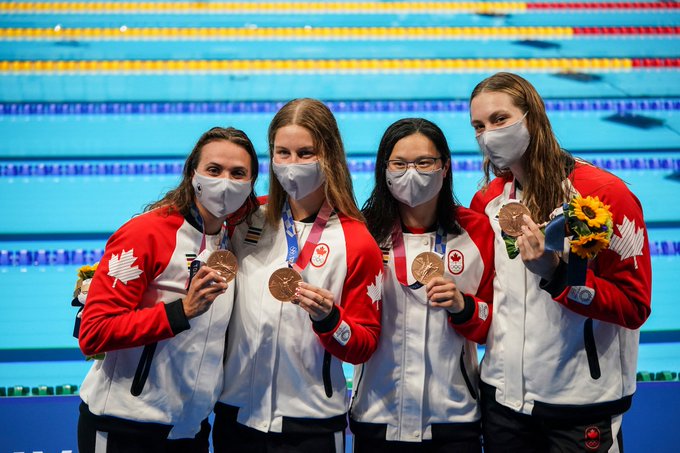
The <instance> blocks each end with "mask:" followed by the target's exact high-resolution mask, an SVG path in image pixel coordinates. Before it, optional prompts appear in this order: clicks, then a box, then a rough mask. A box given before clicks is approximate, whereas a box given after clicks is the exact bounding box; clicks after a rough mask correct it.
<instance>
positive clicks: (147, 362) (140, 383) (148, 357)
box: [130, 343, 158, 396]
mask: <svg viewBox="0 0 680 453" xmlns="http://www.w3.org/2000/svg"><path fill="white" fill-rule="evenodd" d="M157 345H158V343H152V344H147V345H146V346H144V350H143V351H142V355H141V357H140V358H139V363H138V364H137V370H136V371H135V376H134V377H133V378H132V386H131V387H130V393H131V394H132V396H139V395H141V394H142V390H144V385H145V384H146V380H147V379H148V378H149V371H150V370H151V362H153V355H154V353H155V352H156V346H157Z"/></svg>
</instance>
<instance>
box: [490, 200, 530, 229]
mask: <svg viewBox="0 0 680 453" xmlns="http://www.w3.org/2000/svg"><path fill="white" fill-rule="evenodd" d="M524 214H526V215H528V216H529V217H531V213H530V212H529V208H527V207H526V206H524V205H523V204H522V203H517V202H512V203H508V204H506V205H505V206H503V207H502V208H501V210H500V211H499V212H498V223H500V225H501V230H503V232H504V233H505V234H507V235H508V236H511V237H514V238H516V237H519V236H521V235H522V225H524V219H523V218H522V216H523V215H524Z"/></svg>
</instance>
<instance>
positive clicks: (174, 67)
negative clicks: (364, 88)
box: [0, 58, 680, 76]
mask: <svg viewBox="0 0 680 453" xmlns="http://www.w3.org/2000/svg"><path fill="white" fill-rule="evenodd" d="M678 67H680V58H478V59H475V58H472V59H462V58H460V59H459V58H451V59H434V58H432V59H328V60H313V59H295V60H283V59H282V60H273V59H262V60H78V61H73V60H71V61H64V60H29V61H20V60H12V61H7V60H4V61H0V76H3V75H5V76H6V75H27V74H32V75H37V74H40V75H48V76H49V75H56V76H68V75H159V74H162V75H182V74H203V75H212V74H215V75H219V74H258V75H262V74H393V73H399V74H404V73H406V74H408V73H414V74H424V73H430V74H451V73H479V72H490V71H494V72H495V71H523V72H539V73H555V72H558V73H559V72H567V73H583V72H622V71H624V72H625V71H632V70H637V69H677V68H678Z"/></svg>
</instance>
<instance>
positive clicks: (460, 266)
mask: <svg viewBox="0 0 680 453" xmlns="http://www.w3.org/2000/svg"><path fill="white" fill-rule="evenodd" d="M447 262H448V265H449V272H451V273H452V274H453V275H458V274H460V273H461V272H463V270H465V257H464V256H463V253H462V252H461V251H460V250H451V251H450V252H449V257H448V260H447Z"/></svg>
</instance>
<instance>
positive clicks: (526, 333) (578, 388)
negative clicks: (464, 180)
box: [470, 72, 651, 453]
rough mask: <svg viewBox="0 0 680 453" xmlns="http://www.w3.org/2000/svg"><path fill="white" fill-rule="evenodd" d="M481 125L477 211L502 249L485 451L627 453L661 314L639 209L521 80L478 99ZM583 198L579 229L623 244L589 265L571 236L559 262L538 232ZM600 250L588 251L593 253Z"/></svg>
mask: <svg viewBox="0 0 680 453" xmlns="http://www.w3.org/2000/svg"><path fill="white" fill-rule="evenodd" d="M470 122H471V124H472V127H473V128H474V130H475V135H476V137H477V142H478V143H479V147H480V149H481V150H482V152H483V154H484V172H485V180H486V184H485V186H484V187H483V188H482V189H481V190H480V191H479V192H477V194H476V195H475V196H474V198H473V200H472V204H471V208H472V209H474V210H475V211H477V212H480V213H483V214H485V215H486V216H488V218H489V221H490V223H491V225H492V228H493V230H494V232H495V239H494V242H495V247H496V254H495V257H496V261H495V268H496V276H495V278H494V280H495V281H494V287H495V292H494V304H493V308H494V313H493V323H492V325H491V330H490V331H489V339H488V342H487V346H486V352H485V355H484V359H483V360H482V364H481V383H480V389H481V405H482V417H483V426H484V451H485V452H487V453H495V452H503V453H505V452H518V453H519V452H521V453H526V452H529V453H531V452H535V453H540V452H557V451H560V452H583V451H589V452H619V451H623V441H622V438H621V423H622V414H623V413H624V412H625V411H626V410H627V409H628V408H629V407H630V405H631V401H632V397H633V393H634V392H635V378H636V361H637V352H638V339H639V335H640V330H639V328H640V326H641V325H642V323H644V322H645V320H646V319H647V317H648V316H649V314H650V310H651V307H650V303H651V301H650V297H651V263H650V255H649V247H648V245H647V231H646V227H645V222H644V219H643V215H642V208H641V206H640V202H639V201H638V199H637V198H636V197H635V195H633V193H632V192H631V191H630V190H629V189H628V188H627V187H626V184H625V183H624V182H623V181H621V180H620V179H619V178H617V177H616V176H614V175H612V174H611V173H608V172H606V171H603V170H601V169H599V168H597V167H595V166H593V165H591V164H590V163H588V162H585V161H583V160H580V159H577V158H574V157H572V156H571V155H570V154H569V153H568V152H566V151H565V150H563V149H562V148H561V147H560V145H559V143H558V142H557V139H556V137H555V134H554V133H553V130H552V126H551V124H550V120H549V118H548V115H547V114H546V110H545V105H544V103H543V99H541V97H540V95H539V94H538V92H537V91H536V89H535V88H534V86H533V85H532V84H531V83H529V81H527V80H526V79H524V78H522V77H520V76H518V75H516V74H511V73H507V72H501V73H497V74H494V75H493V76H491V77H489V78H487V79H485V80H483V81H481V82H480V83H479V84H478V85H477V86H476V87H475V88H474V90H473V92H472V94H471V96H470ZM491 174H493V175H494V176H495V177H494V178H493V179H492V178H491ZM575 195H579V196H581V197H583V198H582V201H584V202H585V203H586V204H584V205H583V206H582V207H579V211H580V212H579V213H575V216H577V217H580V218H581V219H582V220H583V221H584V222H588V224H589V225H591V226H596V225H600V224H602V225H604V226H605V227H606V229H607V230H609V232H610V233H613V234H612V235H611V239H610V240H609V241H608V248H607V249H603V250H602V251H600V252H599V253H597V256H594V254H593V255H591V256H590V257H589V258H588V259H585V258H586V257H582V259H581V260H579V256H577V255H575V254H572V253H571V250H573V247H574V246H575V245H576V246H578V247H580V245H578V244H579V241H572V243H571V244H569V238H566V239H567V241H565V237H564V236H565V228H564V225H560V227H559V229H558V232H559V233H560V234H559V235H558V236H557V241H556V242H555V243H554V244H556V245H555V246H552V248H551V249H549V248H548V247H547V246H546V242H547V241H546V238H547V237H548V236H550V235H551V234H549V233H546V234H544V232H543V231H542V230H541V228H540V227H539V225H541V224H544V223H546V222H548V221H549V220H551V217H553V218H554V216H555V214H557V215H558V216H559V211H556V208H560V207H562V206H563V204H564V203H567V202H570V200H572V199H573V198H574V196H575ZM586 197H587V198H591V197H593V198H591V199H590V201H585V200H586ZM594 197H597V199H598V200H599V202H602V203H604V205H606V208H603V207H599V206H598V204H597V203H595V202H594ZM521 207H524V210H525V213H524V214H523V213H522V210H521V209H519V208H521ZM607 211H609V213H610V214H609V217H610V218H611V220H610V223H609V225H605V219H606V218H607ZM504 212H505V213H509V216H506V215H505V214H504ZM511 217H512V218H514V220H512V219H511ZM504 219H509V220H504ZM553 225H554V224H553ZM546 231H549V232H552V228H550V229H546ZM572 234H576V231H570V233H569V236H571V235H572ZM579 234H580V233H579ZM598 235H599V234H598ZM510 237H516V239H510ZM593 237H594V238H595V239H597V238H596V237H595V235H593ZM601 237H602V236H600V239H598V240H596V241H594V242H590V243H588V242H584V243H582V244H583V246H584V247H587V248H589V250H590V251H591V252H592V251H594V250H596V248H597V247H601V246H602V244H603V242H600V241H601V240H602V239H601ZM513 242H515V243H516V247H514V246H512V247H510V248H509V247H508V245H509V244H510V245H512V243H513ZM550 242H551V243H552V241H550ZM565 242H567V247H566V249H565ZM573 242H576V244H574V243H573ZM593 246H594V247H595V248H591V247H593ZM570 249H571V250H570ZM587 250H588V249H586V251H587ZM581 251H582V252H583V251H584V250H583V249H582V250H581ZM511 252H512V253H511ZM517 252H519V253H517ZM566 261H569V263H567V262H566ZM579 262H580V263H581V265H582V267H581V268H580V272H577V270H579V268H578V263H579ZM579 274H580V278H578V276H579Z"/></svg>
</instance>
